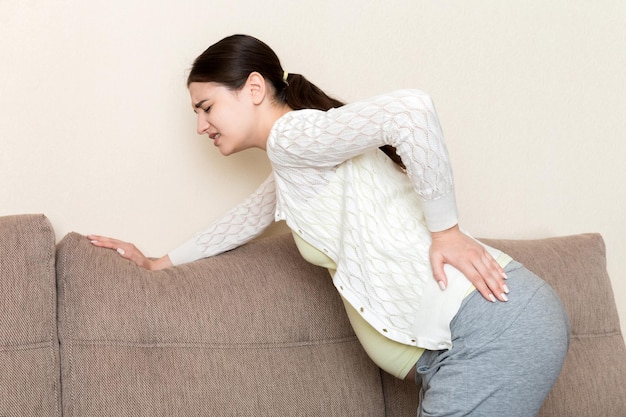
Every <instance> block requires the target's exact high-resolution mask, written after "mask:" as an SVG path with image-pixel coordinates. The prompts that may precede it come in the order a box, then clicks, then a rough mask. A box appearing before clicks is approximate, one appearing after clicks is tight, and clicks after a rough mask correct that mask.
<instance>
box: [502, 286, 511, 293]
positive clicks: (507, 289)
mask: <svg viewBox="0 0 626 417" xmlns="http://www.w3.org/2000/svg"><path fill="white" fill-rule="evenodd" d="M502 289H503V290H504V292H505V294H508V293H509V292H510V291H509V287H508V286H507V285H506V284H504V285H503V286H502Z"/></svg>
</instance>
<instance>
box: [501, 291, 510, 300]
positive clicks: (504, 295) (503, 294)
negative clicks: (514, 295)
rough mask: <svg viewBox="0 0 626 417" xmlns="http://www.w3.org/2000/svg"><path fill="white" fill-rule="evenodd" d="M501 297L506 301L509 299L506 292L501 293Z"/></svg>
mask: <svg viewBox="0 0 626 417" xmlns="http://www.w3.org/2000/svg"><path fill="white" fill-rule="evenodd" d="M500 297H502V299H503V300H504V301H509V297H507V296H506V294H505V293H502V294H500Z"/></svg>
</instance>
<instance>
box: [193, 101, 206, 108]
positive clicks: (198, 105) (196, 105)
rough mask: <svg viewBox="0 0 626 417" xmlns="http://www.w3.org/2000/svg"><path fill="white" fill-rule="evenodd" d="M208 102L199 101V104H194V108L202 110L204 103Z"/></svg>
mask: <svg viewBox="0 0 626 417" xmlns="http://www.w3.org/2000/svg"><path fill="white" fill-rule="evenodd" d="M207 101H208V100H202V101H199V102H197V103H196V104H194V105H193V107H194V108H196V109H199V108H200V107H202V105H203V104H204V103H206V102H207Z"/></svg>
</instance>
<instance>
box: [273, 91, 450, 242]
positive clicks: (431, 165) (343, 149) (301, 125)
mask: <svg viewBox="0 0 626 417" xmlns="http://www.w3.org/2000/svg"><path fill="white" fill-rule="evenodd" d="M383 145H391V146H394V147H395V148H396V150H397V152H398V155H400V157H401V158H402V161H403V163H404V165H405V166H406V172H407V175H408V176H409V177H410V178H411V181H412V183H413V186H414V189H415V191H416V193H417V194H418V196H419V198H420V201H421V203H422V206H423V207H422V208H423V211H424V215H425V217H426V222H427V224H428V228H429V229H430V230H431V231H440V230H445V229H447V228H449V227H452V226H454V225H455V224H456V223H457V222H458V213H457V209H456V200H455V196H454V181H453V176H452V169H451V167H450V160H449V156H448V151H447V149H446V146H445V143H444V138H443V133H442V130H441V126H440V124H439V119H438V117H437V113H436V111H435V107H434V104H433V102H432V100H431V99H430V97H429V96H428V95H427V94H426V93H424V92H422V91H419V90H400V91H396V92H394V93H391V94H386V95H381V96H378V97H374V98H371V99H368V100H363V101H357V102H354V103H351V104H348V105H345V106H342V107H339V108H336V109H331V110H329V111H327V112H322V111H317V110H302V111H300V112H292V113H291V114H287V115H286V116H285V117H283V118H282V119H280V120H279V121H278V123H277V126H276V127H275V129H274V132H273V134H272V135H270V138H269V140H268V147H267V149H268V155H269V157H270V159H271V160H272V163H273V164H274V165H275V166H282V167H285V168H290V167H297V166H309V167H314V166H318V167H324V166H325V167H327V168H331V167H333V166H336V165H338V164H341V163H342V162H344V161H347V160H349V159H351V158H353V157H355V156H357V155H360V154H362V153H364V152H366V151H368V150H370V149H374V148H378V147H381V146H383Z"/></svg>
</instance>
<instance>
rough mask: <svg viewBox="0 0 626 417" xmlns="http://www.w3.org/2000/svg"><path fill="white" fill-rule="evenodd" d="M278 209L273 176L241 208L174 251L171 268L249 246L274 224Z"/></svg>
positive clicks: (237, 208)
mask: <svg viewBox="0 0 626 417" xmlns="http://www.w3.org/2000/svg"><path fill="white" fill-rule="evenodd" d="M275 208H276V187H275V183H274V175H273V174H271V175H270V176H269V177H268V178H267V179H266V180H265V181H264V182H263V184H261V186H259V188H258V189H257V190H256V191H255V192H254V193H252V194H251V195H250V196H249V197H248V198H247V199H246V200H244V201H243V202H242V203H241V204H239V205H238V206H236V207H235V208H233V209H232V210H230V211H228V212H226V213H225V214H223V215H222V216H221V217H219V218H218V219H216V220H215V221H214V222H213V223H211V224H210V225H209V226H208V227H207V228H205V229H204V230H202V231H201V232H199V233H197V234H196V235H195V236H194V237H193V238H191V239H189V240H188V241H187V242H185V243H183V244H182V245H180V246H179V247H177V248H176V249H174V250H173V251H171V252H170V253H169V254H168V255H169V258H170V260H171V262H172V264H174V265H180V264H183V263H187V262H192V261H195V260H198V259H200V258H206V257H209V256H214V255H218V254H220V253H222V252H226V251H228V250H231V249H235V248H236V247H238V246H241V245H243V244H244V243H247V242H249V241H250V240H252V239H254V238H255V237H257V236H259V235H260V234H261V233H262V232H263V231H264V230H265V229H266V228H267V227H268V226H269V225H270V224H271V223H272V222H273V221H274V212H275Z"/></svg>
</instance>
